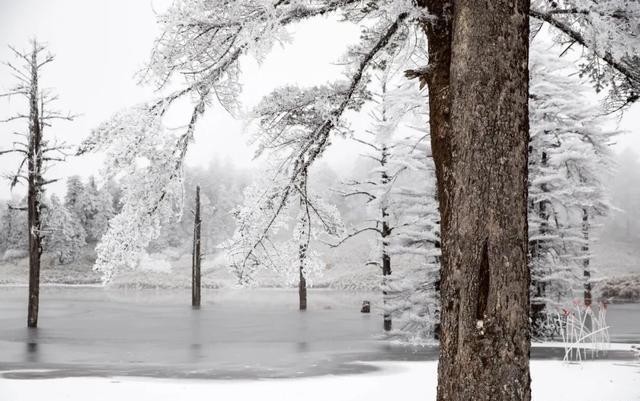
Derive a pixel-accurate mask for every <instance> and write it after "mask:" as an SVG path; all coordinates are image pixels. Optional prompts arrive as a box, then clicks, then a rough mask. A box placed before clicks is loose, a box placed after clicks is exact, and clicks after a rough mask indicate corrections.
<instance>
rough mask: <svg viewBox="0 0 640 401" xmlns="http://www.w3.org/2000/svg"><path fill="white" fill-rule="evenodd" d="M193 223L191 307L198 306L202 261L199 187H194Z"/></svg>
mask: <svg viewBox="0 0 640 401" xmlns="http://www.w3.org/2000/svg"><path fill="white" fill-rule="evenodd" d="M194 214H195V218H194V222H193V253H192V263H191V306H194V307H199V306H200V289H201V285H200V279H201V274H200V263H201V261H202V254H201V241H200V234H201V230H202V220H201V219H200V186H197V187H196V207H195V212H194Z"/></svg>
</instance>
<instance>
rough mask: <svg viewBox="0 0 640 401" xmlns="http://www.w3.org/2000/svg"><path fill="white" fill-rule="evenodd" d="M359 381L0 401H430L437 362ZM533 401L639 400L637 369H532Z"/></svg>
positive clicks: (74, 391) (148, 387) (220, 385)
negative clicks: (204, 400) (43, 400)
mask: <svg viewBox="0 0 640 401" xmlns="http://www.w3.org/2000/svg"><path fill="white" fill-rule="evenodd" d="M374 365H375V366H377V367H379V368H381V370H378V371H375V372H373V373H367V374H361V375H344V376H333V375H328V376H320V377H313V378H301V379H270V380H254V381H246V380H237V381H234V380H231V381H226V380H220V381H218V380H187V379H182V380H176V379H146V378H144V379H143V378H133V377H114V378H105V377H89V378H64V379H43V380H12V379H4V378H3V379H0V399H2V400H6V401H18V400H20V401H23V400H24V401H29V400H41V399H46V400H48V401H56V400H68V401H76V400H77V401H85V400H89V399H90V400H93V401H113V400H116V399H118V400H136V401H145V400H149V401H175V400H203V399H208V400H258V399H259V400H261V401H287V400H292V401H293V400H295V401H298V400H305V401H316V400H317V401H326V400H336V401H358V400H362V401H378V400H380V401H382V400H385V401H387V400H392V399H393V400H409V399H421V400H435V395H436V374H437V363H436V362H387V363H375V364H374ZM531 366H532V369H531V370H532V372H531V376H532V380H533V384H532V391H533V400H534V401H556V400H558V401H571V400H580V401H637V400H640V365H638V364H635V365H634V364H624V363H616V362H612V361H590V362H585V363H582V364H580V365H575V364H564V363H562V362H559V361H532V363H531ZM4 373H6V372H4Z"/></svg>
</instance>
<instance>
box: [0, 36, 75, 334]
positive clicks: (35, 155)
mask: <svg viewBox="0 0 640 401" xmlns="http://www.w3.org/2000/svg"><path fill="white" fill-rule="evenodd" d="M10 49H11V51H12V52H13V53H14V55H15V56H16V58H17V59H18V60H19V64H15V65H14V64H12V63H6V65H7V66H8V67H9V69H10V70H11V71H12V73H13V76H14V77H15V78H16V79H17V80H18V83H17V85H16V86H15V87H13V88H12V89H10V90H9V91H8V92H6V93H3V94H1V95H0V96H1V97H10V96H14V95H16V96H23V97H24V98H26V100H27V102H28V107H29V112H28V113H18V114H15V115H13V116H11V117H9V118H6V119H4V120H2V122H5V123H9V122H13V121H16V122H17V121H22V120H27V122H28V132H27V133H26V134H25V133H21V132H14V134H15V135H16V136H18V137H20V138H21V139H17V140H16V141H14V142H13V143H12V147H11V149H6V150H2V151H0V155H1V154H9V153H16V154H18V155H20V157H21V161H20V163H19V165H18V168H17V170H16V172H15V173H14V174H11V175H9V176H8V177H7V178H8V179H9V180H10V182H11V188H12V189H13V187H15V185H16V184H18V183H19V182H26V183H27V205H26V206H18V207H14V208H15V209H19V210H26V211H27V213H28V220H27V221H28V226H27V227H26V228H27V230H28V236H29V304H28V318H27V326H28V327H37V326H38V304H39V297H40V257H41V255H42V240H43V231H42V199H43V198H44V187H45V186H46V185H47V184H50V183H52V182H55V181H57V180H56V179H54V180H51V179H49V180H48V179H45V178H44V174H45V172H46V167H47V166H46V164H47V163H48V162H53V161H64V159H65V157H66V155H67V153H66V150H68V147H67V146H65V145H64V144H57V143H50V142H49V141H47V140H45V139H44V137H43V131H44V129H45V127H49V126H50V125H51V121H52V120H69V121H70V120H72V119H73V116H71V115H62V114H61V113H59V112H57V111H52V110H49V109H48V108H47V106H48V105H49V104H50V103H51V102H52V101H54V100H55V99H56V96H53V95H51V93H50V92H49V91H48V90H46V89H41V88H40V84H39V76H40V71H41V69H42V68H43V67H44V66H45V65H47V64H49V63H50V62H52V61H53V59H54V57H53V56H52V55H51V54H46V55H44V54H43V52H44V51H45V50H46V47H45V46H43V45H41V44H39V43H38V42H37V41H36V40H33V41H32V48H31V50H30V51H28V52H20V51H18V50H16V49H14V48H13V47H10Z"/></svg>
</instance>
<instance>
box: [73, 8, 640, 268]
mask: <svg viewBox="0 0 640 401" xmlns="http://www.w3.org/2000/svg"><path fill="white" fill-rule="evenodd" d="M329 14H331V15H333V16H336V17H337V18H340V19H342V20H343V21H345V23H353V24H359V25H360V26H362V27H363V30H362V35H361V40H360V42H359V43H358V45H356V46H354V47H353V48H352V49H350V51H349V52H348V54H347V55H346V57H345V59H344V64H345V76H344V79H343V80H341V81H339V82H335V83H331V84H327V85H323V86H320V87H317V88H306V89H305V88H297V87H293V86H292V87H286V88H281V89H279V90H276V91H275V92H274V93H273V94H271V95H270V96H268V97H267V98H266V99H265V101H264V102H263V103H262V105H261V107H259V108H258V113H259V115H260V116H261V117H260V120H261V121H260V125H261V132H262V136H261V137H259V138H256V142H257V144H258V146H259V148H260V150H259V151H260V152H267V151H268V152H270V154H272V155H274V157H276V158H277V160H278V161H279V162H280V163H282V164H283V166H284V167H283V169H282V170H283V171H284V172H286V177H285V176H283V177H279V178H278V185H279V186H280V187H281V189H282V192H281V193H279V195H278V196H276V197H275V198H274V199H273V202H274V203H275V206H274V211H275V212H276V214H278V213H280V211H282V210H284V207H285V205H286V204H287V203H292V202H294V201H292V200H290V199H289V197H290V196H291V195H294V194H295V193H296V186H298V187H299V186H300V185H301V182H302V179H301V177H302V175H303V174H304V172H305V171H310V167H311V166H312V165H313V163H314V162H315V161H316V160H317V159H318V158H319V157H320V156H321V155H322V153H323V152H324V150H325V149H326V147H327V146H329V145H330V143H331V135H333V134H337V133H344V132H345V131H346V129H347V124H346V123H345V121H344V116H345V113H354V112H358V111H359V110H360V107H361V104H362V102H363V101H366V100H367V96H368V94H367V89H366V87H367V85H368V82H369V75H370V72H371V69H372V68H374V67H375V66H376V65H378V66H379V65H380V64H381V63H382V62H384V61H385V60H386V58H387V57H388V56H389V55H393V54H400V53H404V54H406V55H416V54H417V53H419V52H420V51H423V50H424V44H422V43H421V44H418V45H416V43H417V42H416V38H423V37H424V34H423V31H422V26H423V25H424V23H425V18H428V15H427V14H426V10H425V9H424V8H423V7H420V2H417V3H416V2H414V1H410V0H380V1H375V2H362V1H359V0H290V1H281V0H273V1H268V0H261V1H253V0H239V1H233V2H219V1H212V0H178V1H175V2H173V3H172V5H171V6H170V7H169V8H168V9H167V10H166V11H165V12H163V13H161V14H160V15H159V16H158V22H159V25H160V29H161V33H160V35H159V36H158V38H157V39H156V41H155V45H154V47H153V50H152V54H151V57H150V62H149V64H148V66H147V68H146V69H145V70H144V72H143V74H142V77H141V78H142V81H143V82H146V83H150V84H154V85H155V86H156V88H157V89H158V90H159V92H160V93H163V96H162V97H161V98H160V99H159V100H157V101H156V102H150V103H148V104H143V105H138V106H135V107H132V108H130V109H128V110H124V111H122V112H120V113H117V114H116V115H115V116H114V117H113V118H112V119H111V120H110V121H108V122H106V123H104V124H103V125H102V126H101V127H100V128H99V129H97V130H96V131H95V132H94V134H93V135H92V137H91V138H89V140H88V141H87V142H86V143H85V146H84V148H83V151H90V150H103V151H106V152H107V153H108V156H109V157H108V160H107V164H108V166H107V170H108V171H110V174H111V175H112V176H116V175H119V176H121V177H126V181H127V182H128V183H127V184H126V186H125V193H124V194H123V198H122V205H123V209H122V212H121V213H120V214H119V215H118V216H117V217H115V218H114V220H113V227H112V228H110V229H109V231H108V232H107V233H106V235H105V236H104V238H103V241H102V243H101V244H100V245H99V247H98V249H99V252H100V257H99V261H98V263H97V267H98V268H99V269H101V270H103V271H104V272H105V273H106V276H105V278H108V277H109V275H110V274H111V272H112V270H113V268H114V266H120V265H129V266H132V265H135V262H136V259H137V255H139V253H140V252H141V251H142V250H144V248H145V246H146V244H148V243H149V240H150V239H153V238H154V237H156V236H157V235H158V227H159V224H160V223H161V222H162V221H164V220H167V219H171V218H175V215H176V214H179V213H180V209H181V208H180V205H181V189H180V186H181V182H182V179H183V177H182V171H181V170H182V163H183V159H184V156H185V154H186V151H187V149H188V146H189V144H190V142H191V141H192V139H193V132H194V130H195V127H196V125H197V123H198V120H199V119H200V117H201V116H202V114H203V113H204V112H205V111H206V110H207V108H209V106H210V105H211V104H213V103H214V102H217V103H220V104H221V105H222V106H224V107H225V108H226V109H227V110H229V111H230V112H232V113H234V112H236V111H237V110H238V106H239V104H238V94H239V92H240V89H241V88H240V85H239V83H238V79H239V75H240V73H241V71H240V62H239V60H240V58H241V56H244V55H250V56H253V57H255V58H257V59H258V60H261V59H262V58H263V57H264V56H265V55H266V54H268V52H269V51H270V49H271V48H272V47H273V45H274V44H276V43H281V42H286V41H287V40H288V37H289V33H288V32H287V26H288V25H290V24H294V23H297V22H300V21H303V20H305V19H308V18H313V17H318V16H325V15H329ZM530 15H531V16H533V17H534V18H536V19H537V20H538V21H541V22H545V23H547V24H548V25H550V26H551V27H553V29H554V32H557V33H558V36H557V41H558V42H561V43H565V42H567V43H568V44H573V43H577V44H578V45H582V46H584V54H585V57H584V64H583V65H582V66H581V71H582V73H583V74H585V75H587V76H589V77H590V78H592V80H593V81H594V83H595V84H596V88H597V89H601V88H605V87H608V88H609V92H610V96H609V97H608V102H609V105H608V106H609V108H610V109H617V108H621V107H624V106H625V105H627V104H629V103H631V102H633V101H635V100H637V99H638V82H640V79H639V78H638V71H639V68H638V65H639V63H638V49H639V48H640V46H638V38H639V37H640V36H639V35H638V24H637V21H638V17H639V15H638V5H637V3H635V2H630V1H624V0H617V1H614V0H607V1H604V2H602V1H599V2H597V3H596V2H591V1H587V0H573V1H554V2H549V1H543V0H537V1H534V2H533V4H532V8H531V11H530ZM625 44H626V46H625ZM336 45H339V44H336ZM420 64H421V65H424V64H426V63H424V62H423V63H420ZM397 66H398V67H399V66H402V64H401V63H399V64H397ZM402 68H404V66H403V67H402ZM422 68H423V67H420V68H418V69H416V70H414V71H422V72H427V71H426V70H425V71H423V69H422ZM176 88H177V89H176ZM180 100H185V101H189V102H191V106H192V108H191V112H190V113H189V115H187V116H184V120H185V121H184V127H182V128H180V129H179V130H177V131H168V130H166V129H164V128H163V124H162V120H163V117H164V116H165V114H166V113H167V111H168V110H169V109H171V108H172V107H173V106H174V104H175V103H177V102H179V101H180ZM285 127H286V131H287V132H286V134H284V135H282V136H281V134H280V131H281V130H282V129H283V128H285ZM129 134H131V135H129ZM289 138H294V140H295V144H293V145H292V146H291V147H290V146H289V145H288V143H287V142H286V141H287V140H288V139H289ZM138 139H139V140H138ZM122 144H126V148H125V147H123V145H122ZM154 146H155V148H154ZM283 147H286V148H288V150H289V151H290V152H289V153H286V154H284V155H280V154H279V153H280V151H281V149H282V148H283ZM152 153H157V155H156V156H155V157H154V155H152ZM130 173H134V174H130ZM142 195H144V196H142ZM274 222H275V219H274V218H273V216H272V217H271V218H269V219H268V220H267V221H266V224H267V227H266V232H268V231H269V230H271V228H270V227H269V226H270V225H272V224H274ZM261 237H262V236H260V237H259V238H258V239H260V238H261ZM259 242H260V241H259Z"/></svg>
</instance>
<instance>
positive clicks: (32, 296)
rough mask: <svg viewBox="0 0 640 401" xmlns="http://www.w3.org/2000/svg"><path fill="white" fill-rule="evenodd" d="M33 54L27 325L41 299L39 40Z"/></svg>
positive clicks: (31, 324) (30, 324) (35, 319)
mask: <svg viewBox="0 0 640 401" xmlns="http://www.w3.org/2000/svg"><path fill="white" fill-rule="evenodd" d="M33 46H34V47H33V53H32V54H31V88H30V90H31V93H30V96H29V148H28V155H27V157H28V159H29V160H28V167H29V172H28V177H27V178H28V187H29V188H28V194H27V211H28V225H29V227H28V228H29V233H28V235H29V306H28V318H27V326H28V327H38V304H39V300H40V256H41V254H42V237H41V236H40V228H41V221H40V208H41V205H40V192H41V187H42V184H43V183H42V176H41V173H42V150H41V146H42V121H41V118H40V111H39V106H38V100H39V99H38V60H37V48H36V46H37V45H36V43H35V42H34V44H33Z"/></svg>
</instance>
